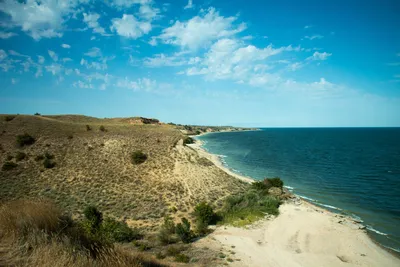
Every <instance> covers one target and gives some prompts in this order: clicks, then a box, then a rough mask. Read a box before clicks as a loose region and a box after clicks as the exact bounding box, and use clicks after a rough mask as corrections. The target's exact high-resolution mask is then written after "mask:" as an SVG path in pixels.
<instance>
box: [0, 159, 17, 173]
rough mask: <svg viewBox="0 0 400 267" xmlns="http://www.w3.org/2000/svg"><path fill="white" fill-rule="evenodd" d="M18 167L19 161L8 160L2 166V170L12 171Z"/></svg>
mask: <svg viewBox="0 0 400 267" xmlns="http://www.w3.org/2000/svg"><path fill="white" fill-rule="evenodd" d="M17 167H18V164H17V163H14V162H12V161H6V162H4V164H3V166H2V167H1V170H2V171H10V170H12V169H15V168H17Z"/></svg>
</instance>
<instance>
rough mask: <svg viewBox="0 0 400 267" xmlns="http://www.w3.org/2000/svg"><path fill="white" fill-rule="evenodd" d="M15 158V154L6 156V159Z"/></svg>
mask: <svg viewBox="0 0 400 267" xmlns="http://www.w3.org/2000/svg"><path fill="white" fill-rule="evenodd" d="M13 158H14V156H13V155H8V156H7V157H6V160H8V161H10V160H12V159H13Z"/></svg>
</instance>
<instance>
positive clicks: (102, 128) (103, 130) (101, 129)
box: [99, 125, 107, 132]
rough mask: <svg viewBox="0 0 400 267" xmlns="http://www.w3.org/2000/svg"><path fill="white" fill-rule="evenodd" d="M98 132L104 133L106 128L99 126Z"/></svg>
mask: <svg viewBox="0 0 400 267" xmlns="http://www.w3.org/2000/svg"><path fill="white" fill-rule="evenodd" d="M99 130H100V131H101V132H106V131H107V130H106V127H104V126H103V125H101V126H100V127H99Z"/></svg>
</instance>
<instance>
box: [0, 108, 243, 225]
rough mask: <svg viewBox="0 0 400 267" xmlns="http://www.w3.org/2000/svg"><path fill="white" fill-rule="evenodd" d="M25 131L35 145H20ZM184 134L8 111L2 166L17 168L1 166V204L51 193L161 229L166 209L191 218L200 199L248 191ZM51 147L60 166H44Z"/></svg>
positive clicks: (66, 202)
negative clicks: (134, 156)
mask: <svg viewBox="0 0 400 267" xmlns="http://www.w3.org/2000/svg"><path fill="white" fill-rule="evenodd" d="M86 125H89V127H90V128H91V130H87V126H86ZM100 126H103V128H104V129H103V130H104V131H101V130H100ZM24 133H27V134H29V135H31V136H32V137H34V138H35V140H36V141H35V143H34V144H32V145H28V146H24V147H19V146H18V145H17V144H16V138H17V136H18V135H21V134H24ZM183 137H184V136H183V135H182V134H181V132H180V131H179V130H177V129H175V128H174V127H173V126H169V125H162V124H149V125H137V124H131V123H130V121H129V120H124V119H97V118H91V117H85V116H72V115H68V116H65V117H63V116H49V117H43V116H24V115H18V116H16V117H15V118H11V117H9V116H8V117H6V116H5V115H1V116H0V164H1V166H3V165H4V164H5V163H6V162H13V163H15V164H16V165H17V166H16V167H15V168H13V169H10V170H1V171H0V202H5V201H8V200H13V199H20V198H37V197H45V198H50V199H52V200H54V201H55V202H56V203H57V204H58V205H59V206H61V207H62V208H64V209H66V210H68V211H70V212H71V213H73V214H81V213H82V209H83V208H84V207H85V206H87V205H89V204H93V205H96V206H97V207H98V208H99V209H100V210H102V211H103V212H104V213H105V214H106V215H111V216H114V217H117V218H121V219H125V220H127V222H128V223H129V224H131V225H135V226H142V227H145V228H146V229H147V230H148V231H155V230H157V229H158V225H159V224H160V222H161V220H162V217H163V216H164V215H166V214H171V215H172V216H173V217H175V218H178V217H182V216H187V214H188V213H189V212H190V211H191V210H192V208H193V206H194V205H195V204H196V203H198V202H200V201H203V200H205V201H209V202H211V203H214V204H215V205H218V204H219V203H221V199H222V198H224V197H225V196H227V195H228V194H232V193H235V192H238V191H240V190H242V188H243V187H244V185H243V183H242V182H241V181H238V180H237V179H234V178H233V177H231V176H229V175H227V174H226V173H225V172H223V171H222V170H220V169H219V168H217V167H215V166H214V165H213V164H211V163H210V162H209V161H208V160H207V159H205V158H200V157H199V156H198V154H197V153H195V152H194V151H193V150H192V149H191V148H189V147H186V146H183V145H182V141H181V140H182V138H183ZM137 150H140V151H142V152H144V153H145V154H146V155H147V156H148V158H147V160H146V161H145V162H144V163H142V164H139V165H135V164H132V162H131V153H132V152H134V151H137ZM22 153H25V154H26V157H25V158H23V159H21V154H22ZM46 153H47V156H49V155H50V156H54V158H53V159H51V162H54V163H55V167H54V168H45V167H44V164H43V162H44V160H43V156H44V155H45V154H46ZM18 154H19V155H18ZM40 156H42V158H41V157H40Z"/></svg>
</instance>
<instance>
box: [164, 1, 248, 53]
mask: <svg viewBox="0 0 400 267" xmlns="http://www.w3.org/2000/svg"><path fill="white" fill-rule="evenodd" d="M237 19H238V17H223V16H220V15H219V13H218V12H217V11H216V10H215V9H214V8H212V7H211V8H209V9H208V10H207V12H205V11H203V12H202V14H201V15H199V16H195V17H193V18H192V19H190V20H188V21H185V22H180V21H176V22H175V23H174V25H172V26H171V27H168V28H166V29H164V30H163V31H162V34H161V35H160V36H158V37H157V38H158V39H160V40H161V41H162V42H164V43H166V44H173V45H177V46H181V47H183V48H189V49H191V50H194V49H197V48H201V47H204V46H206V45H209V44H210V43H211V42H212V41H215V40H217V39H219V38H224V37H229V36H233V35H235V34H237V33H239V32H242V31H244V30H245V29H246V24H245V23H241V24H239V25H234V22H235V21H236V20H237Z"/></svg>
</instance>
